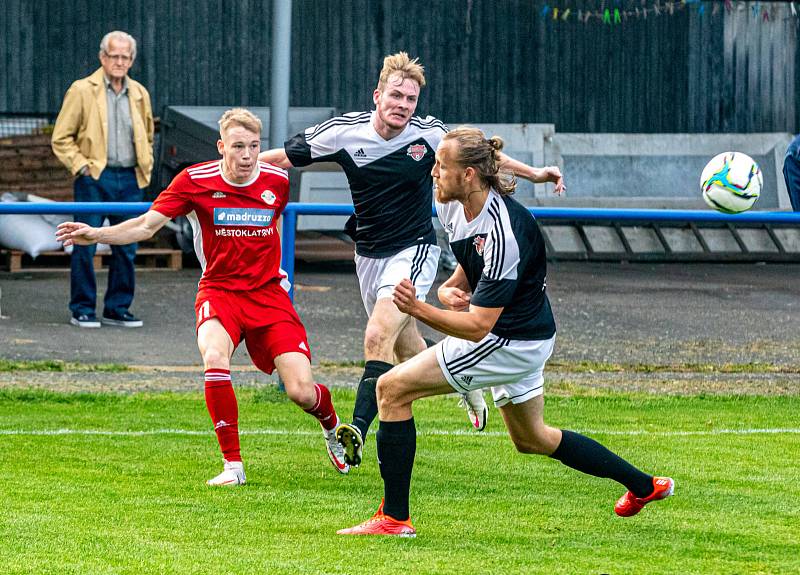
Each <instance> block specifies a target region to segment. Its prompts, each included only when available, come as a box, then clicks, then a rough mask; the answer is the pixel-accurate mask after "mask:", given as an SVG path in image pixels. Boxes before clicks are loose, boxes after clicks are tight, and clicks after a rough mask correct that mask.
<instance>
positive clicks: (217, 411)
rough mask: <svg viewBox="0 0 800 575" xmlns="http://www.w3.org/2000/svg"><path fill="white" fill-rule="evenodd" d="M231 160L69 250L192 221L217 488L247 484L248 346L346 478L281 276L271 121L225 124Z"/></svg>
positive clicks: (282, 188) (78, 226)
mask: <svg viewBox="0 0 800 575" xmlns="http://www.w3.org/2000/svg"><path fill="white" fill-rule="evenodd" d="M219 125H220V140H219V141H218V142H217V149H218V150H219V153H220V154H221V155H222V160H221V161H220V160H215V161H212V162H206V163H202V164H197V165H194V166H191V167H189V168H186V169H185V170H183V171H182V172H181V173H180V174H178V175H177V176H176V177H175V179H174V180H173V181H172V183H170V185H169V186H168V187H167V189H166V190H164V191H163V192H161V194H160V195H159V196H158V198H157V199H156V201H155V202H153V205H152V207H151V208H150V210H149V211H148V212H147V213H145V214H143V215H141V216H139V217H138V218H134V219H132V220H128V221H126V222H123V223H121V224H119V225H115V226H110V227H105V228H93V227H90V226H87V225H86V224H83V223H80V222H66V223H64V224H61V225H60V226H59V228H58V231H57V232H56V236H57V238H58V239H59V240H60V241H62V242H63V243H64V245H65V246H67V245H71V244H73V245H90V244H94V243H98V242H103V243H106V244H112V245H119V244H128V243H133V242H138V241H142V240H145V239H147V238H150V237H152V236H153V234H155V233H156V232H157V231H158V230H159V229H161V227H163V226H164V225H165V224H166V223H167V222H168V221H169V220H170V219H171V218H175V217H178V216H181V215H187V216H188V218H189V221H190V222H191V223H192V227H193V229H194V237H195V252H196V254H197V257H198V259H199V260H200V264H201V265H202V267H203V275H202V277H201V278H200V284H199V287H198V291H197V299H196V301H195V312H196V316H197V317H196V320H197V346H198V348H199V349H200V354H201V355H202V357H203V364H204V367H205V396H206V405H207V407H208V412H209V414H210V415H211V420H212V423H213V424H214V430H215V432H216V434H217V439H218V440H219V445H220V448H221V450H222V455H223V461H224V468H223V472H222V473H221V474H220V475H218V476H217V477H215V478H213V479H211V480H209V481H208V484H209V485H242V484H244V483H245V474H244V466H243V464H242V457H241V453H240V450H239V427H238V419H239V415H238V406H237V402H236V396H235V394H234V391H233V386H232V385H231V375H230V359H231V356H232V355H233V352H234V350H235V349H236V347H237V345H238V344H239V343H240V342H241V341H242V339H244V341H245V343H246V345H247V350H248V352H249V353H250V357H251V358H252V359H253V363H254V364H255V365H256V367H258V368H259V369H260V370H262V371H264V372H266V373H272V371H273V370H274V369H276V368H277V370H278V374H279V375H280V377H281V380H282V381H283V383H284V385H285V386H286V393H287V395H288V396H289V398H290V399H291V400H292V401H294V402H295V403H296V404H297V405H298V406H300V407H301V408H302V409H303V410H305V411H306V412H307V413H309V414H311V415H313V416H314V417H316V418H317V419H318V420H319V422H320V424H321V425H322V428H323V431H324V436H325V440H326V444H327V451H328V456H329V458H330V460H331V462H332V463H333V465H334V467H335V468H336V470H337V471H339V472H340V473H347V472H348V471H349V466H348V465H347V464H346V463H345V460H344V451H343V448H342V446H341V444H339V442H338V441H337V440H336V428H337V426H338V425H339V418H338V416H337V415H336V411H335V410H334V408H333V404H332V402H331V394H330V392H329V391H328V389H327V388H326V387H325V386H324V385H320V384H315V383H314V381H313V379H312V375H311V352H310V351H309V346H308V339H307V337H306V331H305V328H304V327H303V324H302V323H301V322H300V319H299V317H298V316H297V312H296V311H295V309H294V307H293V306H292V303H291V300H290V299H289V295H288V288H289V282H288V281H287V279H286V274H285V273H284V272H283V270H281V269H280V260H281V246H280V236H279V235H278V228H277V221H278V218H279V217H280V215H281V212H282V211H283V209H284V207H285V206H286V203H287V202H288V200H289V177H288V175H287V173H286V171H285V170H283V169H281V168H279V167H277V166H274V165H272V164H268V163H265V162H259V161H258V153H259V151H260V147H261V121H260V120H259V119H258V117H257V116H255V115H254V114H253V113H252V112H250V111H248V110H245V109H243V108H234V109H232V110H228V111H226V112H225V113H224V114H223V115H222V117H221V118H220V120H219Z"/></svg>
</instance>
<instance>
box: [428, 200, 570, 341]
mask: <svg viewBox="0 0 800 575" xmlns="http://www.w3.org/2000/svg"><path fill="white" fill-rule="evenodd" d="M436 212H437V213H438V215H439V221H441V222H442V226H443V227H444V229H445V230H446V231H447V235H448V237H449V240H450V247H451V248H452V249H453V254H454V255H455V256H456V259H457V260H458V263H459V264H460V265H461V267H462V268H463V269H464V272H465V274H466V276H467V281H468V282H469V286H470V288H471V290H472V299H471V300H470V301H471V302H472V303H473V304H475V305H476V306H479V307H503V308H505V309H504V310H503V313H501V314H500V317H499V318H498V319H497V323H496V324H495V325H494V327H493V328H492V330H491V332H492V333H493V334H495V335H497V336H499V337H506V338H509V339H521V340H539V339H549V338H551V337H553V335H554V334H555V332H556V324H555V320H554V319H553V311H552V309H551V308H550V302H549V300H548V299H547V293H546V291H545V288H546V285H547V281H546V276H547V261H546V259H545V255H546V254H545V246H544V238H543V237H542V232H541V230H540V229H539V225H538V224H537V223H536V220H535V219H534V218H533V216H532V215H531V213H530V212H529V211H528V210H527V208H525V207H524V206H523V205H522V204H520V203H519V202H518V201H516V200H515V199H513V198H512V197H510V196H501V195H500V194H498V193H497V192H496V191H495V190H490V192H489V197H488V198H487V199H486V204H485V205H484V206H483V210H482V211H481V213H480V214H479V215H478V217H476V218H475V219H474V220H472V221H471V222H468V221H467V218H466V216H465V215H464V207H463V205H462V204H461V203H460V202H457V201H453V202H448V203H446V204H440V203H439V202H436Z"/></svg>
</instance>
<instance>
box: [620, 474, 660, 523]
mask: <svg viewBox="0 0 800 575" xmlns="http://www.w3.org/2000/svg"><path fill="white" fill-rule="evenodd" d="M674 489H675V482H674V481H673V480H672V478H670V477H653V493H651V494H650V495H648V496H647V497H641V498H640V497H636V496H635V495H634V494H633V493H631V492H630V491H627V492H625V495H623V496H622V497H620V498H619V500H618V501H617V504H616V505H614V512H615V513H616V514H617V515H619V516H620V517H631V516H633V515H636V514H637V513H639V511H641V510H642V507H644V506H645V505H647V504H648V503H650V502H651V501H658V500H659V499H665V498H667V497H669V496H670V495H672V491H673V490H674Z"/></svg>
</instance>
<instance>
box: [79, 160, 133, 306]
mask: <svg viewBox="0 0 800 575" xmlns="http://www.w3.org/2000/svg"><path fill="white" fill-rule="evenodd" d="M75 201H76V202H141V201H142V190H141V189H139V185H138V183H137V182H136V172H135V171H134V169H133V168H106V169H105V170H103V173H102V174H100V179H99V180H95V179H93V178H92V177H91V176H81V177H79V178H78V179H76V180H75ZM106 217H108V220H109V222H110V223H111V225H114V224H118V223H120V222H124V221H125V220H128V219H130V218H131V217H132V216H120V215H108V216H106V215H104V214H81V215H77V216H75V221H76V222H85V223H87V224H89V225H90V226H93V227H99V226H101V225H103V220H104V219H105V218H106ZM96 249H97V246H74V247H73V250H72V262H71V273H70V290H71V297H70V301H69V309H70V311H71V312H72V314H73V315H80V314H84V313H85V314H90V315H91V314H94V313H95V306H96V301H97V285H96V281H95V274H94V261H93V257H94V253H95V250H96ZM135 257H136V244H128V245H126V246H111V266H110V267H109V270H108V288H107V289H106V295H105V300H104V306H103V313H104V315H105V314H106V312H110V313H116V314H122V313H125V312H126V311H128V308H129V307H130V305H131V302H132V301H133V290H134V287H135V284H136V279H135V272H134V267H133V260H134V258H135Z"/></svg>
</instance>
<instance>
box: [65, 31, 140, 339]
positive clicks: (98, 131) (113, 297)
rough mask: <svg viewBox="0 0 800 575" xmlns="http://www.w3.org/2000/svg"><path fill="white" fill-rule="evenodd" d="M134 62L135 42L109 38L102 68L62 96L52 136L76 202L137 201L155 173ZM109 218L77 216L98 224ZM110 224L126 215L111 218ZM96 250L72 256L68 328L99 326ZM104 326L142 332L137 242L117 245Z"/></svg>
mask: <svg viewBox="0 0 800 575" xmlns="http://www.w3.org/2000/svg"><path fill="white" fill-rule="evenodd" d="M135 58H136V40H134V38H133V37H132V36H131V35H130V34H127V33H125V32H119V31H114V32H109V33H108V34H106V35H105V36H104V37H103V40H102V41H101V42H100V65H101V67H100V68H99V69H98V70H97V71H95V72H94V73H93V74H92V75H91V76H88V77H86V78H82V79H80V80H77V81H76V82H74V83H73V84H72V86H70V88H69V90H67V93H66V95H65V96H64V103H63V104H62V106H61V112H60V113H59V114H58V119H57V120H56V125H55V128H54V130H53V139H52V147H53V152H54V153H55V155H56V156H57V157H58V159H59V160H60V161H61V163H63V164H64V166H66V167H67V169H68V170H69V171H70V172H72V174H73V175H75V177H76V179H75V184H74V185H75V201H76V202H140V201H142V188H145V187H146V186H147V185H148V184H149V182H150V173H151V171H152V169H153V112H152V108H151V105H150V94H148V92H147V90H146V89H145V88H144V86H142V85H141V84H139V83H138V82H136V81H135V80H132V79H131V78H130V77H128V70H130V67H131V66H132V65H133V61H134V59H135ZM105 217H106V216H105V215H103V214H88V215H80V216H76V218H75V219H76V221H81V222H84V223H87V224H89V225H90V226H95V227H96V226H100V225H102V223H103V219H104V218H105ZM107 217H108V219H109V221H110V222H111V224H112V225H113V224H117V223H120V222H122V221H124V220H126V219H128V217H127V216H120V215H114V214H109V215H108V216H107ZM95 249H96V248H95V246H75V247H74V248H73V252H72V266H71V272H72V273H71V286H70V287H71V296H70V302H69V309H70V311H71V312H72V318H71V319H70V323H71V324H72V325H75V326H78V327H83V328H95V327H100V321H98V320H97V316H96V315H95V305H96V297H97V286H96V281H95V273H94V264H93V256H94V252H95ZM111 253H112V258H111V266H110V269H109V274H108V289H107V290H106V295H105V300H104V306H103V316H102V323H105V324H108V325H117V326H122V327H141V326H142V322H141V320H139V319H137V318H136V317H134V316H133V314H131V312H130V311H129V307H130V305H131V302H132V301H133V292H134V285H135V272H134V263H133V260H134V258H135V257H136V244H130V245H125V246H113V247H112V248H111Z"/></svg>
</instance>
